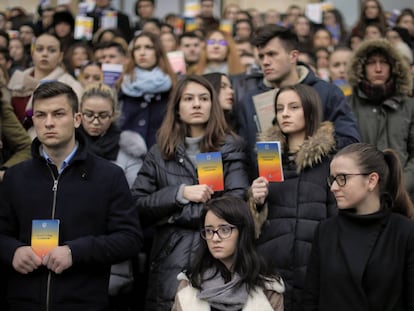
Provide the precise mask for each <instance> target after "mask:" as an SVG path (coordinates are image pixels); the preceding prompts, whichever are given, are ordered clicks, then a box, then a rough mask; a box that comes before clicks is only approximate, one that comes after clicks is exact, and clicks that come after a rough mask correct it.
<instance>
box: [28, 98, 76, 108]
mask: <svg viewBox="0 0 414 311" xmlns="http://www.w3.org/2000/svg"><path fill="white" fill-rule="evenodd" d="M69 108H71V105H70V103H69V99H68V97H67V96H66V95H65V94H61V95H57V96H53V97H49V98H38V99H36V100H34V101H33V110H35V111H39V110H41V111H54V110H58V109H66V110H67V109H69Z"/></svg>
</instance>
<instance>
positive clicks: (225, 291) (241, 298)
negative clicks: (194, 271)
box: [197, 269, 249, 311]
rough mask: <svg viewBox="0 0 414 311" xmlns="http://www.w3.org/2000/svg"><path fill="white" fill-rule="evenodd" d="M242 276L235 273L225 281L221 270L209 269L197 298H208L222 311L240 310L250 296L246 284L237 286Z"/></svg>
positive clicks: (214, 306)
mask: <svg viewBox="0 0 414 311" xmlns="http://www.w3.org/2000/svg"><path fill="white" fill-rule="evenodd" d="M239 279H240V277H239V276H238V274H234V276H233V278H232V280H231V281H230V282H228V283H224V279H223V278H222V277H221V275H220V272H219V271H218V270H216V269H208V270H207V271H206V272H205V273H204V275H203V282H202V288H201V290H200V292H199V293H198V294H197V298H199V299H203V300H206V301H207V302H208V303H209V304H210V306H211V307H213V308H216V309H217V310H221V311H238V310H241V309H242V308H243V306H244V305H245V304H246V302H247V298H248V296H249V294H248V292H247V289H246V287H245V286H244V285H242V286H238V287H235V285H236V283H237V282H238V281H239Z"/></svg>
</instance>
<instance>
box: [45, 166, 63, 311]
mask: <svg viewBox="0 0 414 311" xmlns="http://www.w3.org/2000/svg"><path fill="white" fill-rule="evenodd" d="M48 168H49V170H50V173H51V175H52V178H53V186H52V192H53V205H52V219H55V211H56V197H57V189H58V184H59V177H60V175H59V176H58V177H57V178H55V175H54V174H53V170H52V169H51V168H50V167H49V165H48ZM51 281H52V272H51V271H49V273H48V275H47V285H46V311H49V306H50V282H51Z"/></svg>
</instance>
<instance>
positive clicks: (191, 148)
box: [132, 76, 248, 311]
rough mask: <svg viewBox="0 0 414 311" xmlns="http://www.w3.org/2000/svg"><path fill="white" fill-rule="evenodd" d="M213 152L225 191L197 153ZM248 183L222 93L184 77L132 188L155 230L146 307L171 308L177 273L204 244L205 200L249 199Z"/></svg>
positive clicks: (241, 150)
mask: <svg viewBox="0 0 414 311" xmlns="http://www.w3.org/2000/svg"><path fill="white" fill-rule="evenodd" d="M208 152H219V153H220V156H221V164H218V166H219V167H222V172H223V173H222V175H221V174H217V171H216V174H215V176H216V178H217V180H220V181H222V182H223V185H224V189H223V190H221V189H216V190H215V189H214V188H212V187H211V186H210V185H208V184H207V183H206V182H202V183H200V179H199V175H198V173H197V167H198V165H199V162H197V155H198V154H199V153H208ZM205 156H206V157H207V155H205ZM216 163H217V162H216ZM218 163H219V162H218ZM214 166H215V165H213V166H212V167H214ZM213 171H214V170H213ZM247 187H248V178H247V172H246V170H245V152H244V143H243V141H242V139H241V138H240V137H238V136H236V135H235V134H233V133H232V132H231V130H230V129H229V127H228V126H227V124H226V121H225V119H224V114H223V109H222V108H221V106H220V103H219V101H218V98H217V94H216V92H215V91H214V89H213V87H212V86H211V84H210V83H209V82H208V81H207V80H206V79H205V78H203V77H201V76H187V77H183V78H182V79H181V80H180V81H179V82H178V83H177V86H176V87H175V89H173V91H172V94H171V97H170V100H169V102H168V106H167V113H166V115H165V118H164V121H163V123H162V125H161V128H160V130H159V132H158V136H157V144H156V145H154V146H153V147H152V148H151V149H150V151H149V152H148V153H147V156H146V157H145V160H144V164H143V166H142V168H141V170H140V172H139V174H138V177H137V179H136V180H135V183H134V185H133V187H132V194H133V196H134V198H135V199H136V205H137V207H138V210H139V213H140V218H141V220H142V224H143V226H144V228H145V227H149V226H154V231H155V233H154V242H153V246H152V249H151V258H150V273H149V285H148V286H147V299H146V305H145V310H147V311H149V310H151V311H152V310H154V311H167V310H171V306H172V304H173V302H174V296H175V293H176V290H177V286H178V280H177V275H178V274H179V273H180V272H181V271H183V270H185V269H188V268H189V264H190V262H191V260H192V259H193V258H194V255H195V253H194V251H195V249H196V248H197V246H198V244H199V243H200V234H199V231H198V230H199V221H200V213H201V209H202V207H203V204H204V203H206V202H208V201H210V199H212V198H216V197H220V196H222V195H224V194H227V195H231V196H236V197H239V198H243V197H244V195H245V189H246V188H247Z"/></svg>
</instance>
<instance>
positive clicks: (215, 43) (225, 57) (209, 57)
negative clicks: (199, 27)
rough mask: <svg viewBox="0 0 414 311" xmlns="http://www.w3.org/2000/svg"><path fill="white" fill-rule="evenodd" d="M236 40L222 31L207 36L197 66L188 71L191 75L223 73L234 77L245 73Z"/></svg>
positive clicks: (215, 31)
mask: <svg viewBox="0 0 414 311" xmlns="http://www.w3.org/2000/svg"><path fill="white" fill-rule="evenodd" d="M245 71H246V69H245V68H244V66H243V65H242V63H241V61H240V57H239V54H238V53H237V49H236V44H235V43H234V40H233V39H232V38H231V36H229V35H228V34H227V33H225V32H223V31H221V30H214V31H212V32H210V33H209V34H207V36H206V41H205V47H204V50H203V53H201V56H200V60H199V61H198V63H197V64H195V65H194V66H192V67H190V68H189V69H188V73H189V74H198V75H202V74H206V73H212V72H221V73H224V74H227V75H234V74H239V73H243V72H245Z"/></svg>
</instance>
